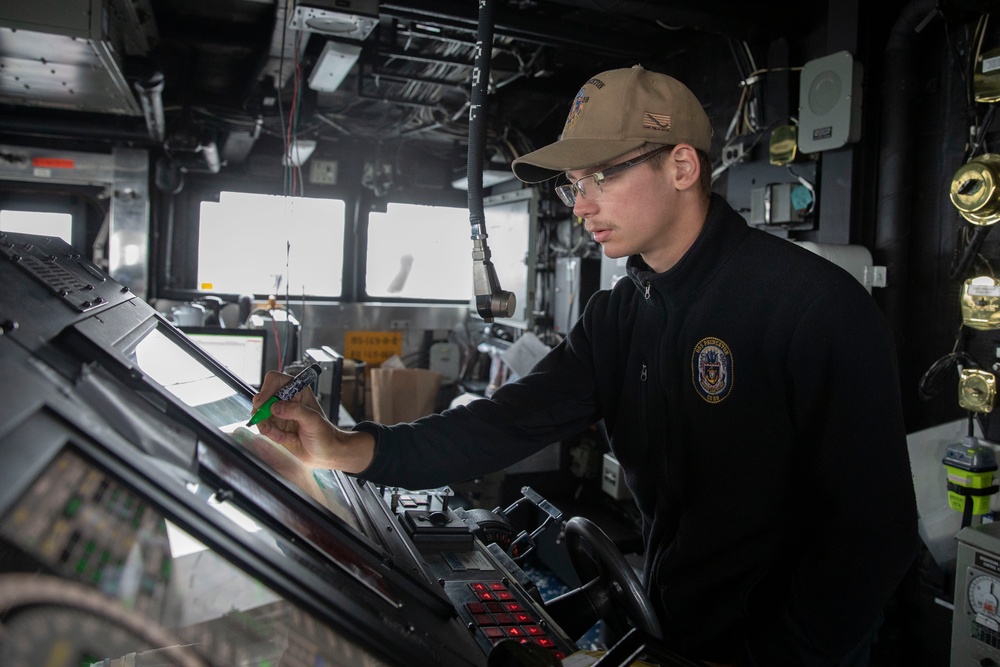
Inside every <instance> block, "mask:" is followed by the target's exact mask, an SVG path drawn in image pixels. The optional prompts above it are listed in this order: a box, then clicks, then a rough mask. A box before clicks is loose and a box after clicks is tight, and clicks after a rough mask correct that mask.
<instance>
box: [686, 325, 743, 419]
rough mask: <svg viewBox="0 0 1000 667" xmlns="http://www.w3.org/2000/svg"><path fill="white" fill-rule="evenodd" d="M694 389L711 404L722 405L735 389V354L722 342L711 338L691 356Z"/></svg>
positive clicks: (703, 341)
mask: <svg viewBox="0 0 1000 667" xmlns="http://www.w3.org/2000/svg"><path fill="white" fill-rule="evenodd" d="M691 380H692V381H693V382H694V388H695V390H696V391H697V392H698V395H700V396H701V397H702V398H703V399H705V400H706V401H707V402H709V403H721V402H722V401H723V399H725V398H726V396H728V395H729V392H730V391H731V390H732V388H733V353H732V352H731V351H730V350H729V346H728V345H726V344H725V343H724V342H723V341H722V340H720V339H718V338H715V337H713V336H709V337H708V338H702V339H701V340H700V341H698V344H697V345H695V346H694V354H692V355H691Z"/></svg>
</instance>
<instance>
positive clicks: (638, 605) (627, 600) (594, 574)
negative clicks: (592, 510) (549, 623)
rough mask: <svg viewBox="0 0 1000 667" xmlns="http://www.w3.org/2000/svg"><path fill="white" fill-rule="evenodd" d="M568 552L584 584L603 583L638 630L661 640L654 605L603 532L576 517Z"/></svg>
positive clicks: (569, 525)
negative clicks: (594, 581) (591, 582)
mask: <svg viewBox="0 0 1000 667" xmlns="http://www.w3.org/2000/svg"><path fill="white" fill-rule="evenodd" d="M565 530H566V548H567V550H568V551H569V557H570V560H571V561H572V562H573V568H574V569H575V570H576V573H577V575H579V577H580V581H582V582H583V583H584V584H587V583H588V582H590V581H593V580H595V579H596V580H600V581H602V582H603V583H604V585H605V586H607V588H608V590H609V592H610V597H611V598H612V600H614V602H615V603H616V605H617V606H620V607H621V608H622V609H624V611H625V614H626V616H628V618H629V620H630V621H632V623H633V625H635V627H637V628H639V629H640V630H642V631H644V632H646V633H647V634H650V635H652V636H653V637H657V638H660V637H661V636H662V633H661V630H660V621H659V618H658V617H657V615H656V611H655V610H654V609H653V605H652V603H651V602H650V601H649V598H647V597H646V593H645V592H644V591H643V590H642V585H641V584H640V583H639V578H638V577H637V576H636V575H635V572H634V571H633V570H632V566H631V565H629V564H628V562H626V560H625V557H624V556H622V553H621V551H619V550H618V547H616V546H615V544H614V542H612V541H611V538H609V537H608V536H607V533H605V532H604V531H603V530H601V528H600V527H599V526H598V525H597V524H596V523H594V522H593V521H591V520H590V519H587V518H585V517H581V516H575V517H573V518H572V519H570V520H569V521H567V522H566V528H565Z"/></svg>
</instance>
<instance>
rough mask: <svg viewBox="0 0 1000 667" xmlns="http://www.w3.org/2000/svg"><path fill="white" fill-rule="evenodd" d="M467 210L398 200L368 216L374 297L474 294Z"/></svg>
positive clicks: (368, 276)
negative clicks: (381, 210) (399, 201)
mask: <svg viewBox="0 0 1000 667" xmlns="http://www.w3.org/2000/svg"><path fill="white" fill-rule="evenodd" d="M469 230H470V225H469V212H468V210H467V209H464V208H452V207H445V206H420V205H416V204H399V203H393V204H389V205H388V206H387V207H386V211H385V213H375V212H373V213H370V214H369V215H368V257H367V264H366V266H367V270H366V273H365V285H366V292H367V294H368V296H369V297H375V298H394V299H426V300H436V301H464V302H466V303H468V301H469V298H470V296H471V295H472V268H471V267H472V241H471V240H470V231H469Z"/></svg>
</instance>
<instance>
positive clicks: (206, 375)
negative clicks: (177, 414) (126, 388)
mask: <svg viewBox="0 0 1000 667" xmlns="http://www.w3.org/2000/svg"><path fill="white" fill-rule="evenodd" d="M131 361H133V362H134V363H135V364H136V365H137V366H138V367H139V368H140V369H142V372H143V373H145V374H147V375H148V376H149V377H150V378H151V379H152V380H153V381H154V382H156V383H157V384H159V385H161V386H162V387H163V388H164V389H166V390H167V391H168V392H170V393H171V394H173V395H174V396H175V397H176V398H177V399H178V400H180V401H181V402H182V403H183V404H184V405H187V406H188V407H190V408H193V409H194V410H195V411H197V412H198V413H199V414H201V415H202V416H203V417H204V418H205V419H207V420H208V422H209V423H210V424H212V425H213V426H214V427H216V428H217V429H219V430H220V431H222V432H224V433H228V434H229V435H230V436H231V437H232V439H233V440H234V441H235V442H236V443H238V444H239V445H241V446H243V447H244V448H246V449H247V450H249V451H251V452H253V454H254V455H255V456H257V457H258V458H260V459H261V460H263V461H264V462H265V463H267V464H268V466H269V470H270V471H276V472H278V473H279V474H281V475H282V476H284V477H285V478H286V479H287V480H288V481H290V482H292V483H293V484H295V485H296V486H298V487H299V488H300V489H302V490H303V491H305V492H306V493H307V494H308V495H309V496H310V497H312V498H313V499H314V500H316V501H317V502H319V503H321V504H322V505H324V506H325V507H326V508H327V509H329V510H330V511H331V512H333V513H334V514H335V515H336V516H337V517H339V518H340V519H342V520H343V521H344V522H345V523H347V524H348V525H349V526H351V527H352V528H353V529H355V530H358V520H357V517H356V516H355V513H354V511H353V510H352V509H351V506H350V502H349V501H348V499H347V496H346V494H345V493H344V490H343V488H342V487H341V486H340V484H339V483H338V482H337V480H336V478H335V477H334V476H333V475H332V474H330V473H327V472H325V471H313V470H311V469H308V468H306V467H305V466H303V465H302V464H301V463H299V462H298V460H297V459H295V458H294V457H293V456H292V455H291V454H290V453H288V451H287V450H285V449H284V448H283V447H281V446H280V445H277V444H276V443H274V442H273V441H272V440H270V439H268V438H266V437H264V436H262V435H260V433H259V432H258V431H257V427H256V426H250V427H247V426H246V423H247V421H248V420H249V419H250V414H251V412H252V410H253V404H252V403H251V400H250V398H249V397H247V396H245V395H244V394H242V393H241V392H240V391H238V390H237V389H235V388H234V387H232V386H231V385H229V384H228V383H227V382H225V381H224V380H223V379H222V378H220V377H219V376H218V375H216V374H215V372H214V371H213V369H212V368H210V367H209V366H206V365H205V364H203V363H202V362H201V361H200V360H199V359H198V358H197V357H195V356H192V355H191V354H190V352H189V351H188V350H187V349H185V348H184V347H182V346H181V344H180V343H178V342H177V341H175V340H174V339H172V338H170V337H169V336H167V335H166V334H164V333H163V332H162V331H160V330H159V329H152V330H151V331H150V332H149V333H148V334H147V335H146V336H145V337H144V338H142V340H140V341H139V342H138V344H137V345H136V346H135V347H134V349H133V351H132V354H131Z"/></svg>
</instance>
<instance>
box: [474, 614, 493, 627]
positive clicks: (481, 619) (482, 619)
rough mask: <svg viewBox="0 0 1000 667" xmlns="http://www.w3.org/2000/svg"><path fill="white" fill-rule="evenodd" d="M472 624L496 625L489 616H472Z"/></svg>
mask: <svg viewBox="0 0 1000 667" xmlns="http://www.w3.org/2000/svg"><path fill="white" fill-rule="evenodd" d="M472 622H473V623H475V624H476V625H496V622H495V621H494V620H493V617H492V616H490V615H489V614H473V615H472Z"/></svg>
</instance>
